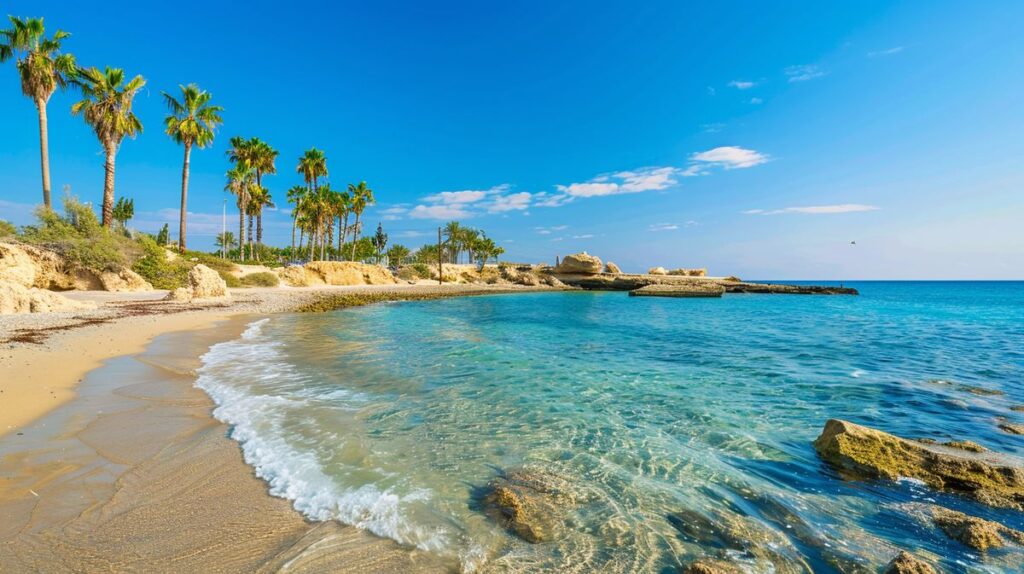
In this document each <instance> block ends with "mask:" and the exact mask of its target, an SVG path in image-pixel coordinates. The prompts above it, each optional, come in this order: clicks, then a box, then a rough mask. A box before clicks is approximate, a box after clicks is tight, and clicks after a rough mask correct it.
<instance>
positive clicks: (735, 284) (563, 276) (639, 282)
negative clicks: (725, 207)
mask: <svg viewBox="0 0 1024 574" xmlns="http://www.w3.org/2000/svg"><path fill="white" fill-rule="evenodd" d="M555 276H556V277H558V278H559V279H560V280H561V281H562V282H563V283H565V284H566V285H569V286H572V287H579V288H581V289H593V290H597V291H632V290H634V289H639V288H641V287H645V286H647V285H686V284H689V283H691V282H693V281H707V282H711V283H716V284H718V285H721V286H722V287H724V288H725V292H726V293H765V294H793V295H857V290H856V289H853V288H850V287H832V286H817V285H782V284H766V283H747V282H743V281H732V280H725V279H714V278H702V277H701V278H698V277H682V276H679V275H650V274H647V275H638V274H626V273H623V274H619V275H614V274H611V273H601V274H598V275H581V274H578V273H577V274H569V273H561V272H560V271H558V270H557V269H556V270H555Z"/></svg>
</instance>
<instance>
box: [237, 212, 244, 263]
mask: <svg viewBox="0 0 1024 574" xmlns="http://www.w3.org/2000/svg"><path fill="white" fill-rule="evenodd" d="M243 205H244V203H243ZM238 260H239V261H245V210H244V209H242V208H241V207H239V208H238Z"/></svg>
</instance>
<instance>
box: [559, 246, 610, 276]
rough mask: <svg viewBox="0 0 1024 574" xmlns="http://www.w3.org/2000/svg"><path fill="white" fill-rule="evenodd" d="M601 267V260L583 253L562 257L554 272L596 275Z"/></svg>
mask: <svg viewBox="0 0 1024 574" xmlns="http://www.w3.org/2000/svg"><path fill="white" fill-rule="evenodd" d="M602 267H604V265H603V264H602V263H601V258H599V257H597V256H594V255H590V254H589V253H587V252H586V251H584V252H582V253H574V254H572V255H566V256H565V257H563V258H562V262H561V263H559V264H558V267H557V268H556V269H555V271H556V272H557V273H570V274H580V275H597V274H598V273H600V272H601V268H602Z"/></svg>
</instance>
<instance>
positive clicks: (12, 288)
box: [0, 281, 96, 315]
mask: <svg viewBox="0 0 1024 574" xmlns="http://www.w3.org/2000/svg"><path fill="white" fill-rule="evenodd" d="M95 308H96V304H95V303H91V302H83V301H74V300H72V299H68V298H67V297H65V296H63V295H61V294H59V293H54V292H53V291H47V290H46V289H39V288H38V287H25V286H24V285H21V284H20V283H14V282H11V281H0V315H7V314H14V313H49V312H53V311H80V310H84V309H95Z"/></svg>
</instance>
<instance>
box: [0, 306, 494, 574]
mask: <svg viewBox="0 0 1024 574" xmlns="http://www.w3.org/2000/svg"><path fill="white" fill-rule="evenodd" d="M393 290H402V291H407V292H431V293H435V292H438V291H442V292H445V293H460V294H461V293H479V292H486V291H488V290H489V289H487V288H480V287H468V286H445V287H441V288H438V287H436V286H401V287H386V288H382V287H376V288H374V287H365V288H344V287H341V288H319V289H290V288H276V289H251V290H244V291H236V292H235V296H234V300H233V302H232V303H230V304H227V305H224V304H213V305H209V306H207V307H204V308H200V309H196V308H195V307H194V306H187V305H186V306H182V305H180V304H169V303H163V302H159V301H154V300H153V299H155V298H159V294H152V293H146V294H138V295H130V296H125V295H124V294H120V295H119V296H111V295H110V294H106V293H104V294H88V293H76V294H75V296H76V297H79V298H87V299H91V300H97V301H100V302H101V303H103V306H102V307H101V308H100V309H98V310H96V311H89V312H80V313H72V314H49V315H39V316H35V315H19V316H13V317H12V316H7V317H3V318H0V341H3V349H2V350H0V516H3V517H4V519H3V520H0V572H82V571H89V572H93V571H102V572H188V571H193V572H277V571H287V572H324V571H330V572H415V571H430V572H439V571H451V570H453V569H455V568H456V566H457V565H455V564H451V563H447V562H443V561H440V560H439V559H438V558H436V557H434V556H432V555H428V554H425V553H422V552H417V551H413V550H410V549H407V548H402V547H400V546H399V545H397V544H396V543H394V542H391V541H388V540H383V539H380V538H376V537H374V536H372V535H369V534H366V533H364V532H362V531H359V530H357V529H355V528H352V527H346V526H343V525H340V524H338V523H335V522H327V523H311V522H308V521H306V520H304V519H303V518H302V517H301V516H300V515H299V514H298V513H296V512H295V511H294V510H292V508H291V506H290V504H289V503H288V502H287V501H285V500H282V499H277V498H273V497H271V496H269V495H268V494H267V488H266V485H265V484H264V483H263V482H262V481H261V480H260V479H258V478H256V477H255V475H254V474H253V471H252V469H251V468H250V467H248V466H247V465H246V464H245V463H244V461H243V460H242V456H241V452H240V449H239V448H238V446H237V444H235V443H234V442H233V441H231V440H230V439H229V438H228V437H227V433H228V429H227V427H226V426H225V425H223V424H221V423H219V422H217V421H216V420H214V419H213V418H212V417H211V416H210V412H211V410H212V408H213V405H212V402H211V401H210V400H209V398H208V397H207V396H206V395H205V394H204V393H203V392H202V391H200V390H198V389H196V388H195V387H193V385H192V383H193V380H194V370H195V369H196V368H197V367H198V366H199V357H200V356H201V355H202V354H203V353H204V352H205V351H206V350H207V349H208V348H209V347H210V346H211V345H212V344H215V343H217V342H219V341H224V340H230V339H233V338H236V337H237V336H238V334H239V333H240V332H241V330H242V329H243V328H244V325H245V324H246V323H247V322H249V321H250V320H252V319H255V318H256V317H258V316H260V315H263V314H266V313H270V312H277V311H287V310H289V309H291V308H294V306H296V305H298V304H301V303H304V302H308V301H311V300H313V299H314V298H316V297H319V296H321V294H324V293H336V292H344V291H348V292H352V291H393Z"/></svg>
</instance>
